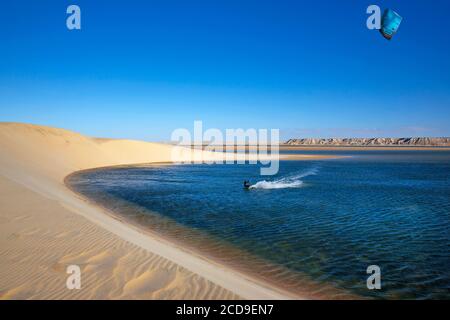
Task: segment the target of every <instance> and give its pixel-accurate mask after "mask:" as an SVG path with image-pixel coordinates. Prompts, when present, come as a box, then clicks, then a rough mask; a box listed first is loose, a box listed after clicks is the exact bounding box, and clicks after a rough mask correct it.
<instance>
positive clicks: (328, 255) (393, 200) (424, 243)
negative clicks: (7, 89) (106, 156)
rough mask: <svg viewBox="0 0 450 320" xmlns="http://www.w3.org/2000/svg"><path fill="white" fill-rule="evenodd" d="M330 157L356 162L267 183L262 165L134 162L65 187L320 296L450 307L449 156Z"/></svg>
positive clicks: (308, 167)
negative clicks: (372, 278) (372, 280)
mask: <svg viewBox="0 0 450 320" xmlns="http://www.w3.org/2000/svg"><path fill="white" fill-rule="evenodd" d="M311 153H314V154H317V153H320V152H317V151H312V152H311ZM325 153H326V154H339V155H349V156H351V157H349V158H344V159H335V160H321V161H282V162H281V163H280V172H279V173H278V174H277V175H276V176H273V177H268V178H267V177H261V176H259V167H258V166H256V165H237V164H236V165H206V164H205V165H178V166H136V167H121V168H109V169H100V170H95V171H87V172H82V173H79V174H76V175H73V176H71V177H70V179H69V184H70V185H71V186H72V187H73V188H74V189H75V190H77V191H78V192H80V193H82V194H84V195H86V196H87V197H89V198H91V199H93V200H94V201H97V202H99V203H101V204H103V205H105V206H106V207H108V208H110V209H112V210H114V211H116V212H119V213H122V214H127V215H131V216H134V217H141V216H153V217H155V216H157V217H158V219H159V220H149V222H148V226H149V227H151V228H152V227H153V228H156V229H159V231H162V232H164V231H167V232H168V233H170V232H169V229H170V228H173V227H174V226H177V227H180V228H184V229H185V230H193V231H195V232H193V233H189V232H177V233H174V232H172V235H175V236H178V238H179V239H181V241H186V242H190V243H191V244H194V246H195V245H197V246H199V247H202V246H204V247H205V249H209V251H214V252H215V253H216V254H217V255H219V256H220V255H221V251H223V254H222V255H223V256H224V257H225V256H226V255H228V256H230V257H229V258H230V261H231V260H233V256H236V255H238V257H236V259H234V260H233V261H234V262H235V263H236V264H237V266H238V267H239V265H238V264H239V261H240V260H241V263H245V262H246V261H247V262H249V263H251V261H252V260H251V259H255V261H256V260H258V261H259V264H256V263H255V266H256V265H258V267H255V268H254V271H255V272H257V273H261V274H264V276H265V277H269V278H270V277H272V278H273V279H275V280H276V281H280V282H283V281H285V282H286V283H290V284H291V285H292V288H294V289H296V286H295V285H294V284H293V283H296V282H295V281H294V279H297V278H298V279H303V280H299V281H300V282H299V283H300V284H302V285H308V286H309V285H310V284H311V283H314V285H311V288H314V289H312V290H315V291H316V292H318V293H320V294H322V297H331V298H333V297H339V295H340V294H342V293H341V292H344V293H345V294H347V293H349V294H353V295H357V296H362V297H375V298H382V299H411V298H413V299H449V298H450V293H449V292H450V251H449V249H450V152H448V151H387V152H386V151H336V152H333V151H327V152H325ZM244 179H248V180H250V181H251V182H252V184H253V186H252V188H251V190H244V189H243V188H242V182H243V180H244ZM142 221H143V220H142ZM164 221H166V222H167V221H168V222H167V223H166V222H164ZM205 243H215V244H214V245H209V247H208V248H206V247H207V246H206V245H205ZM230 248H234V249H236V250H237V251H232V250H230ZM239 252H242V256H245V255H246V254H248V255H250V256H252V258H249V259H247V260H246V259H239V256H240V255H241V254H240V253H239ZM261 261H263V262H267V264H266V265H265V264H264V263H262V264H261ZM369 265H378V266H379V267H380V268H381V280H382V281H381V285H382V289H381V290H368V289H367V287H366V279H367V277H368V275H367V273H366V268H367V267H368V266H369ZM274 266H275V267H274ZM276 266H278V267H279V268H276ZM247 269H251V267H250V268H248V266H247ZM269 269H270V270H269ZM305 279H306V280H305ZM302 281H303V282H302ZM305 281H306V282H305ZM306 283H308V284H306ZM321 286H323V289H322V287H321ZM300 287H301V285H300ZM330 288H332V289H330ZM316 296H317V295H316ZM318 296H320V295H318Z"/></svg>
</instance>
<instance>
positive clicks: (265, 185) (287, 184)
mask: <svg viewBox="0 0 450 320" xmlns="http://www.w3.org/2000/svg"><path fill="white" fill-rule="evenodd" d="M318 171H319V170H318V168H312V169H309V170H307V171H304V172H301V173H297V174H293V175H289V176H287V177H284V178H281V179H278V180H273V181H267V180H263V181H259V182H257V183H255V184H253V185H251V186H250V189H285V188H299V187H301V186H302V185H303V181H302V180H301V179H302V178H305V177H307V176H312V175H316V174H317V172H318Z"/></svg>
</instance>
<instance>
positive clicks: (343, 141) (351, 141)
mask: <svg viewBox="0 0 450 320" xmlns="http://www.w3.org/2000/svg"><path fill="white" fill-rule="evenodd" d="M286 144H287V145H294V146H302V145H305V146H306V145H308V146H310V145H323V146H450V138H329V139H314V138H305V139H289V140H288V141H286Z"/></svg>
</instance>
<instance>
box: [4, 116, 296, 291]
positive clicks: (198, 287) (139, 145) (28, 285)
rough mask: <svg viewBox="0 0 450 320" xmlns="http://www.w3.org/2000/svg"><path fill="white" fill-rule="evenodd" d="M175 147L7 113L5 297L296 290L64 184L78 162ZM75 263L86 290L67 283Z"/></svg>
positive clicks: (105, 162) (164, 157)
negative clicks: (153, 232)
mask: <svg viewBox="0 0 450 320" xmlns="http://www.w3.org/2000/svg"><path fill="white" fill-rule="evenodd" d="M173 148H174V147H173V146H170V145H164V144H158V143H149V142H142V141H133V140H115V139H97V138H89V137H86V136H83V135H81V134H78V133H74V132H71V131H68V130H64V129H57V128H51V127H45V126H38V125H32V124H21V123H0V198H1V204H0V231H1V236H0V258H1V262H0V299H55V298H58V299H88V298H97V299H121V298H130V299H163V298H169V299H235V298H249V299H283V298H299V297H296V296H292V295H291V294H289V293H286V292H282V291H280V290H278V289H275V288H272V287H270V286H268V285H266V284H263V283H259V282H257V281H255V280H254V279H251V278H249V277H247V276H245V275H242V274H239V273H237V272H234V271H232V270H229V269H226V268H225V267H223V266H220V265H217V264H215V263H214V262H212V261H207V260H205V259H202V258H201V257H198V256H193V255H192V254H191V253H189V252H186V251H184V250H183V248H180V247H176V246H175V245H173V244H172V243H170V242H167V241H166V240H164V239H159V238H157V237H150V236H149V235H146V234H143V233H142V232H139V230H136V229H135V228H132V227H131V226H128V225H126V224H124V223H122V222H121V221H119V220H117V219H114V218H113V217H111V216H108V215H107V214H105V212H104V211H102V210H101V209H100V208H98V207H95V206H93V205H91V204H89V203H88V202H86V201H84V200H83V199H81V198H80V197H79V196H77V195H75V194H74V193H73V192H72V191H70V190H69V189H68V188H66V187H65V185H64V178H65V177H66V176H67V175H68V174H70V173H72V172H74V171H78V170H85V169H90V168H96V167H104V166H113V165H126V164H136V163H157V162H168V161H170V160H171V155H172V151H173ZM193 152H194V153H195V157H203V158H204V159H218V158H223V157H224V155H221V154H212V153H208V152H205V151H200V150H196V151H193ZM70 264H77V265H79V266H80V268H81V270H82V289H81V290H68V289H67V288H66V285H65V281H66V278H67V276H68V275H67V274H66V273H65V270H66V267H67V266H68V265H70Z"/></svg>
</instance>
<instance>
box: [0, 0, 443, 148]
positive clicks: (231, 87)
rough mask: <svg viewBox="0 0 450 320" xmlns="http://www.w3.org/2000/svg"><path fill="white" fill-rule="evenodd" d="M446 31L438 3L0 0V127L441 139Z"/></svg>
mask: <svg viewBox="0 0 450 320" xmlns="http://www.w3.org/2000/svg"><path fill="white" fill-rule="evenodd" d="M70 4H77V5H79V6H80V8H81V18H82V30H80V31H69V30H68V29H67V28H66V23H65V20H66V17H67V14H66V8H67V6H68V5H70ZM370 4H377V5H379V6H380V7H381V8H382V9H385V8H387V7H389V8H392V9H394V10H395V11H397V12H398V13H399V14H400V15H402V16H403V18H404V19H403V22H402V25H401V26H400V29H399V32H398V34H397V35H395V37H394V39H393V40H392V41H387V40H385V39H384V38H383V37H381V35H380V34H379V33H378V32H377V31H370V30H368V29H367V28H366V19H367V16H368V15H367V14H366V8H367V6H368V5H370ZM449 25H450V1H448V0H433V1H425V0H422V1H419V0H416V1H411V0H405V1H399V0H396V1H378V0H370V1H364V0H345V1H344V0H343V1H336V0H329V1H324V0H314V1H300V0H297V1H264V0H259V1H246V0H240V1H230V0H228V1H225V0H224V1H219V0H213V1H211V0H209V1H207V0H205V1H197V0H191V1H189V0H183V1H171V0H159V1H138V0H126V1H125V0H120V1H113V0H102V1H99V0H95V1H93V0H71V1H65V0H56V1H48V0H39V1H36V0H30V1H22V0H14V1H13V0H6V1H2V2H1V5H0V39H1V42H0V121H19V122H31V123H37V124H44V125H50V126H57V127H63V128H67V129H71V130H75V131H78V132H81V133H84V134H88V135H94V136H103V137H126V138H138V139H145V140H168V139H169V138H170V133H171V131H172V130H173V129H176V128H179V127H187V128H192V125H193V121H194V120H203V121H204V126H206V127H208V128H210V127H217V128H221V129H224V128H238V127H242V128H279V129H281V132H282V138H283V139H286V138H290V137H305V136H306V137H311V136H317V137H330V136H341V137H342V136H360V137H367V136H450V27H449Z"/></svg>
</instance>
